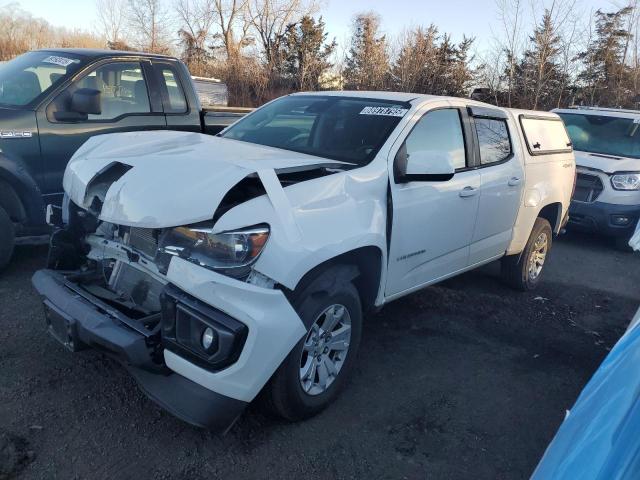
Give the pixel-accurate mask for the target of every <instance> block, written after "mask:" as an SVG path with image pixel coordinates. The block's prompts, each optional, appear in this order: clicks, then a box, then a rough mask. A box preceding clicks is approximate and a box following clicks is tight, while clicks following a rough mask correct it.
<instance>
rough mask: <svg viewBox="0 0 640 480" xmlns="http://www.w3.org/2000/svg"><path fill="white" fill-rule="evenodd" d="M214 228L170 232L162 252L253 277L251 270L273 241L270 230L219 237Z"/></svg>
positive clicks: (263, 228) (162, 243) (164, 237)
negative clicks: (268, 243) (268, 241)
mask: <svg viewBox="0 0 640 480" xmlns="http://www.w3.org/2000/svg"><path fill="white" fill-rule="evenodd" d="M212 228H213V226H212V225H190V226H186V227H177V228H174V229H172V230H169V231H167V232H165V233H164V234H163V235H162V238H161V239H160V248H159V250H160V252H161V253H165V254H169V255H173V256H178V257H181V258H184V259H186V260H189V261H190V262H194V263H197V264H198V265H201V266H203V267H207V268H211V269H213V270H223V271H224V273H227V274H229V275H231V276H234V277H242V276H243V275H245V274H247V273H249V266H250V265H251V264H252V263H253V262H255V261H256V260H257V258H258V256H259V255H260V253H261V252H262V250H263V248H264V246H265V244H266V243H267V240H268V239H269V227H268V226H267V225H258V226H255V227H249V228H243V229H241V230H234V231H230V232H222V233H215V234H214V233H211V230H212Z"/></svg>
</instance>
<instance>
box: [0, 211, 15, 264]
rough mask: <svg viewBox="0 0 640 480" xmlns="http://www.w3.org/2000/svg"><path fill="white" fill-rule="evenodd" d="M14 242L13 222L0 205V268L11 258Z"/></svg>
mask: <svg viewBox="0 0 640 480" xmlns="http://www.w3.org/2000/svg"><path fill="white" fill-rule="evenodd" d="M14 244H15V230H14V227H13V222H12V221H11V219H10V218H9V215H7V212H6V211H5V210H4V208H2V207H0V270H2V269H3V268H4V267H6V266H7V264H8V263H9V260H11V255H13V246H14Z"/></svg>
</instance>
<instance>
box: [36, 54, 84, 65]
mask: <svg viewBox="0 0 640 480" xmlns="http://www.w3.org/2000/svg"><path fill="white" fill-rule="evenodd" d="M42 61H43V62H44V63H53V64H54V65H60V66H61V67H68V66H69V65H71V64H72V63H77V62H79V60H74V59H73V58H67V57H58V56H56V55H50V56H48V57H47V58H45V59H44V60H42Z"/></svg>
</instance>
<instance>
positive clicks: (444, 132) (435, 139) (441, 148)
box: [405, 108, 466, 170]
mask: <svg viewBox="0 0 640 480" xmlns="http://www.w3.org/2000/svg"><path fill="white" fill-rule="evenodd" d="M405 145H406V149H407V156H411V154H412V153H414V152H417V151H428V152H434V153H442V154H448V155H449V158H450V159H451V160H452V163H453V166H454V167H455V169H456V170H459V169H462V168H465V167H466V154H465V149H464V135H463V133H462V122H461V120H460V113H459V112H458V110H457V109H455V108H447V109H442V110H434V111H431V112H428V113H427V114H426V115H425V116H423V117H422V118H421V119H420V121H419V122H418V123H417V124H416V126H415V127H414V129H413V130H412V131H411V133H410V134H409V136H408V137H407V139H406V141H405Z"/></svg>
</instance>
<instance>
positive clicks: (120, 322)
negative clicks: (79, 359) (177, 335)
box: [32, 270, 247, 431]
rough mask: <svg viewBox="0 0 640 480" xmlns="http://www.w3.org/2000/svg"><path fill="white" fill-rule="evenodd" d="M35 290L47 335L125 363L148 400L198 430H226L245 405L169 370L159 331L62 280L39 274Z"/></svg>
mask: <svg viewBox="0 0 640 480" xmlns="http://www.w3.org/2000/svg"><path fill="white" fill-rule="evenodd" d="M32 281H33V285H34V287H35V288H36V290H37V291H38V293H39V294H40V295H41V296H42V297H43V300H44V306H45V312H46V320H47V326H48V329H49V331H50V332H51V333H52V334H53V336H54V337H55V338H56V339H57V340H59V341H60V342H61V343H62V344H63V345H65V347H67V348H68V349H69V350H72V351H78V350H82V349H84V348H89V347H91V348H94V349H98V350H100V351H103V352H105V353H107V354H108V355H110V356H111V357H114V358H116V359H117V360H119V361H120V362H122V363H123V364H124V365H125V367H126V368H127V369H128V370H129V372H130V373H131V374H132V376H133V377H134V378H135V379H136V381H137V382H138V385H139V386H140V387H141V389H142V390H143V391H144V392H145V393H146V394H147V396H148V397H149V398H151V399H152V400H153V401H155V402H156V403H157V404H159V405H160V406H161V407H162V408H164V409H165V410H167V411H169V412H170V413H172V414H173V415H175V416H176V417H178V418H180V419H182V420H184V421H186V422H187V423H190V424H192V425H195V426H198V427H204V428H208V429H212V430H216V431H225V430H227V429H228V428H229V427H230V426H231V425H232V424H233V422H234V421H235V419H236V418H237V417H238V416H239V415H240V414H241V413H242V412H243V411H244V409H245V407H246V406H247V402H245V401H242V400H239V399H236V398H231V397H228V396H225V395H222V394H220V393H217V392H215V391H213V390H211V389H209V388H205V387H203V386H202V385H199V384H198V383H196V382H194V381H192V380H189V379H187V378H185V377H184V376H182V375H179V374H177V373H175V372H173V371H171V370H170V369H168V368H166V366H164V364H163V362H162V356H161V353H160V352H158V351H157V345H158V342H157V341H154V338H153V337H154V336H157V335H159V332H157V331H155V332H154V331H148V332H145V331H144V329H141V328H137V327H136V325H135V322H134V321H133V320H132V319H130V318H128V317H126V316H124V315H123V314H122V313H120V312H119V311H116V310H114V309H109V308H108V306H105V305H104V304H101V302H99V300H97V299H92V298H91V295H89V294H87V293H82V292H80V291H79V290H78V289H77V288H75V287H74V284H73V283H71V282H69V281H68V280H66V279H65V277H64V276H63V275H61V274H60V273H58V272H55V271H53V270H39V271H37V272H36V273H35V274H34V276H33V280H32Z"/></svg>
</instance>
